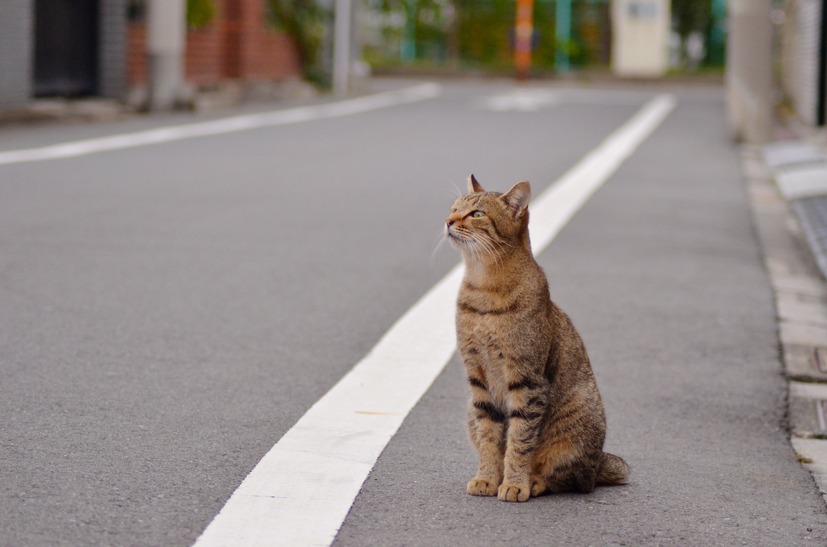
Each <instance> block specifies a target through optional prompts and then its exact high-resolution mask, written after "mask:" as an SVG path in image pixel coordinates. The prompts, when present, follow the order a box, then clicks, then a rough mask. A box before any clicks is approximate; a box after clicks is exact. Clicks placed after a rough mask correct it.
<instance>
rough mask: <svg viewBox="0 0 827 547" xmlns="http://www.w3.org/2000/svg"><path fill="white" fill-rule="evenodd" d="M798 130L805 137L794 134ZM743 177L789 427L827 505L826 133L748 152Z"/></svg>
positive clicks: (746, 152)
mask: <svg viewBox="0 0 827 547" xmlns="http://www.w3.org/2000/svg"><path fill="white" fill-rule="evenodd" d="M796 133H800V132H796ZM742 162H743V170H744V176H745V178H746V182H747V191H748V194H749V199H750V202H751V205H752V209H753V215H754V219H755V225H756V230H757V232H758V235H759V240H760V243H761V246H762V249H763V253H764V261H765V265H766V268H767V271H768V273H769V276H770V280H771V283H772V286H773V290H774V293H775V303H776V313H777V316H778V329H779V338H780V341H781V355H782V359H783V363H784V371H785V375H786V377H787V379H788V380H789V397H788V403H789V413H788V419H789V424H788V425H789V429H790V433H791V442H792V445H793V448H794V449H795V451H796V453H797V454H798V459H799V461H800V462H801V463H802V464H803V465H804V466H805V467H806V468H807V469H808V470H809V471H810V472H811V473H812V474H813V477H814V479H815V480H816V483H817V484H818V486H819V489H820V491H821V494H822V496H823V497H824V498H825V500H827V282H825V279H827V147H825V143H824V135H823V134H816V133H811V134H809V135H806V136H805V138H803V139H798V138H796V139H788V140H781V141H778V142H776V143H773V144H771V145H769V146H765V147H763V148H759V147H754V148H745V149H744V151H743V153H742Z"/></svg>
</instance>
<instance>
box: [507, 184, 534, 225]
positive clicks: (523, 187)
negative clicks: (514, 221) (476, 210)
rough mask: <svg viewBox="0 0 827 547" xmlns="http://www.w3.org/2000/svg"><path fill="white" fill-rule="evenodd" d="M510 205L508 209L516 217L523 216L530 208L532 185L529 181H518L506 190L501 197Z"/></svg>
mask: <svg viewBox="0 0 827 547" xmlns="http://www.w3.org/2000/svg"><path fill="white" fill-rule="evenodd" d="M500 199H502V200H503V201H504V202H505V204H506V205H507V206H508V210H509V211H511V214H512V215H513V216H514V217H515V218H516V217H518V216H522V215H523V214H524V213H525V211H526V209H528V202H529V201H530V200H531V186H530V185H529V184H528V181H522V182H518V183H517V184H515V185H514V186H512V187H511V190H509V191H508V192H506V193H505V194H503V195H502V197H501V198H500Z"/></svg>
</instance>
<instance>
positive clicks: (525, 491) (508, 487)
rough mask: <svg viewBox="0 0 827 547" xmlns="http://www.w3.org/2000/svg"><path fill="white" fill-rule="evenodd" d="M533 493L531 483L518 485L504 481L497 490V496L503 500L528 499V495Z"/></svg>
mask: <svg viewBox="0 0 827 547" xmlns="http://www.w3.org/2000/svg"><path fill="white" fill-rule="evenodd" d="M530 493H531V488H530V486H529V485H527V484H525V485H521V486H517V485H516V484H511V483H509V482H504V483H502V484H501V485H500V488H499V490H498V492H497V497H498V498H500V500H502V501H528V496H529V494H530Z"/></svg>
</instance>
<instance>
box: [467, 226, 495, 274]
mask: <svg viewBox="0 0 827 547" xmlns="http://www.w3.org/2000/svg"><path fill="white" fill-rule="evenodd" d="M470 235H471V238H472V239H473V240H474V242H475V243H476V244H477V245H478V246H479V247H480V249H481V250H482V251H484V253H485V254H486V255H488V256H490V257H491V258H493V259H494V263H495V265H496V266H497V267H501V266H502V265H503V263H502V258H501V257H500V253H498V252H497V249H496V247H495V246H494V244H495V243H496V242H495V241H494V240H493V239H491V238H490V237H485V236H483V235H482V234H478V233H475V232H470Z"/></svg>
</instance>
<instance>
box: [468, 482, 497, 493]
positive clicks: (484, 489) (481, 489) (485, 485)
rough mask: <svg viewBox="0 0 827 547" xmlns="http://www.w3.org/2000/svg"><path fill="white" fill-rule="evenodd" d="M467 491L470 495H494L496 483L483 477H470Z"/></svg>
mask: <svg viewBox="0 0 827 547" xmlns="http://www.w3.org/2000/svg"><path fill="white" fill-rule="evenodd" d="M468 493H469V494H471V495H472V496H496V495H497V485H496V484H494V483H493V482H491V481H487V480H484V479H476V478H475V479H472V480H471V481H470V482H469V483H468Z"/></svg>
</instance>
